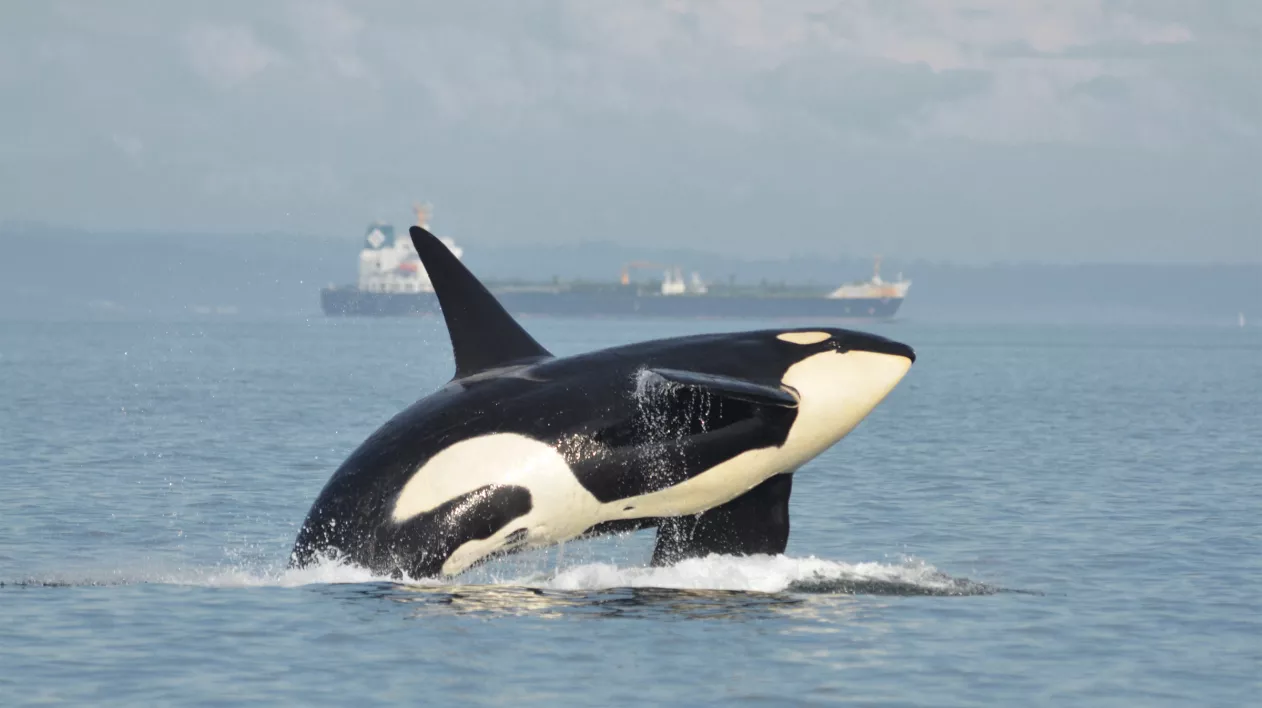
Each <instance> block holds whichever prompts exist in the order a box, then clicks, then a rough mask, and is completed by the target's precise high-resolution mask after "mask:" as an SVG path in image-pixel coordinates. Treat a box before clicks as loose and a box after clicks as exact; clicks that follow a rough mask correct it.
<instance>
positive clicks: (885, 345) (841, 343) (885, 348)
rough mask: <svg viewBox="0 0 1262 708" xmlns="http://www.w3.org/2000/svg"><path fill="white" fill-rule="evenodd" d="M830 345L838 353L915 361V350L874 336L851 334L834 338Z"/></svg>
mask: <svg viewBox="0 0 1262 708" xmlns="http://www.w3.org/2000/svg"><path fill="white" fill-rule="evenodd" d="M832 343H833V346H834V347H835V348H836V349H837V351H839V352H853V351H859V352H872V353H873V354H889V355H891V356H901V357H903V358H905V359H907V360H909V361H911V362H912V363H915V361H916V350H914V349H912V348H911V347H909V346H907V345H906V344H903V343H902V342H896V341H894V340H892V339H886V338H885V337H880V336H877V335H875V334H852V335H849V336H846V337H834V338H833V340H832Z"/></svg>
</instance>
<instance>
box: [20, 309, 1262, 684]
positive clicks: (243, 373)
mask: <svg viewBox="0 0 1262 708" xmlns="http://www.w3.org/2000/svg"><path fill="white" fill-rule="evenodd" d="M526 324H527V326H528V327H529V328H530V329H531V330H532V331H533V332H534V333H535V334H536V336H537V338H538V339H539V340H540V341H542V342H544V343H545V344H546V345H548V346H550V347H551V348H552V349H553V351H554V352H556V353H558V354H570V353H577V352H581V351H585V350H589V349H593V348H597V347H602V346H608V345H613V344H618V343H623V342H629V341H634V340H639V339H646V338H650V337H657V336H669V335H674V334H684V333H689V332H695V331H701V330H711V331H715V330H723V329H731V328H752V327H758V326H762V325H764V324H766V323H759V322H742V323H731V322H727V323H709V322H703V323H698V322H664V321H663V322H654V321H627V322H620V321H566V320H549V319H538V320H529V321H527V322H526ZM869 329H873V330H876V331H880V332H882V333H885V334H888V335H890V336H893V337H895V338H898V339H901V340H903V341H906V342H908V343H910V344H912V345H913V346H915V347H916V348H917V350H918V352H919V355H920V359H919V360H918V361H917V363H916V365H915V366H914V367H913V368H912V371H911V373H910V374H909V375H908V377H907V378H906V379H905V380H904V381H903V383H902V384H900V386H899V387H898V388H897V389H896V390H895V391H894V393H893V394H892V395H891V396H890V397H889V399H887V401H886V402H885V403H884V404H882V405H881V406H880V407H879V408H878V409H877V410H876V411H875V412H874V413H873V414H872V415H871V416H870V417H869V418H868V420H867V421H865V422H864V423H863V424H862V425H861V426H860V427H859V428H858V429H857V430H856V431H855V432H854V433H852V434H851V435H850V436H849V437H848V438H846V439H845V440H843V441H842V443H841V444H840V445H838V446H837V447H835V448H833V449H832V450H830V451H828V452H827V453H826V454H824V455H823V456H822V457H820V458H819V459H817V460H815V461H814V462H812V463H810V464H809V465H808V466H807V467H806V468H804V469H803V470H802V471H801V472H800V473H799V474H798V476H797V481H796V483H795V487H794V496H793V502H792V517H793V536H792V540H791V542H790V544H789V551H788V553H787V554H786V555H785V556H783V557H775V558H768V557H761V558H746V559H735V558H710V559H703V560H696V561H690V562H688V563H685V564H683V565H681V566H677V567H674V568H667V569H649V568H648V567H647V562H648V558H649V554H650V550H651V540H652V539H651V535H649V534H638V535H633V536H630V537H626V538H616V539H609V540H605V541H601V542H596V543H586V544H584V543H573V544H568V545H567V546H565V547H563V548H561V549H556V550H551V551H548V552H539V553H534V554H530V555H526V556H521V557H518V558H514V559H510V560H506V561H501V562H498V563H495V564H492V565H490V566H486V567H483V568H479V569H477V570H475V571H472V572H471V573H470V574H469V575H467V576H465V577H462V578H460V582H459V583H458V584H438V583H424V584H413V585H399V584H394V583H390V582H386V581H384V580H382V579H378V578H372V577H371V576H369V575H367V574H366V573H364V572H362V571H359V570H356V569H354V568H347V567H338V566H321V567H319V568H316V569H312V570H307V571H302V572H287V571H286V570H285V569H284V562H285V559H286V557H287V554H288V551H289V546H290V544H291V543H292V540H293V537H294V534H295V533H296V531H297V527H298V524H299V523H301V521H302V519H303V517H304V515H305V513H306V511H307V509H308V507H309V505H310V504H311V502H312V500H313V499H314V498H315V496H316V494H317V492H318V491H319V490H320V488H321V486H322V485H323V484H324V482H325V481H326V480H327V478H328V477H329V475H330V474H331V473H332V472H333V470H334V469H335V468H336V467H337V465H338V464H339V462H340V461H341V460H342V458H343V457H344V456H345V455H346V454H347V453H348V452H349V451H350V450H351V449H352V448H353V447H354V446H355V445H357V444H358V443H359V442H360V441H361V440H362V439H363V438H364V437H365V436H366V435H368V434H369V433H370V432H372V430H374V429H375V428H376V426H377V425H379V424H380V423H381V422H383V421H384V420H385V419H386V418H388V417H389V416H390V415H392V414H393V413H394V412H396V411H397V410H399V409H400V408H402V407H403V406H405V405H407V404H408V403H410V402H411V401H413V400H415V399H416V398H418V397H420V396H422V395H424V394H425V393H426V392H428V391H430V390H432V389H433V388H435V387H436V386H438V385H439V384H440V383H442V382H443V381H444V380H445V379H446V378H448V376H449V375H450V371H451V360H450V355H449V353H448V350H447V345H446V341H445V337H446V335H445V331H444V330H443V329H442V325H441V322H439V321H435V320H425V321H416V320H384V321H356V320H347V321H328V320H324V319H311V320H309V321H308V320H277V321H254V322H243V321H231V320H225V319H219V320H215V319H206V320H202V321H193V320H190V321H182V322H175V321H172V322H136V321H116V322H44V323H33V322H0V391H2V392H3V395H0V469H2V472H0V474H2V475H3V476H2V479H3V486H2V487H0V582H3V583H4V586H3V587H0V704H3V705H18V704H25V703H36V702H41V701H67V702H73V703H76V704H110V703H113V704H128V705H131V704H154V703H159V704H170V703H197V704H228V703H235V702H245V701H263V702H268V703H304V704H313V703H315V704H321V703H336V704H345V705H349V704H354V705H360V704H364V705H367V704H381V703H395V702H406V703H412V704H417V703H430V704H473V705H501V704H543V705H618V704H621V705H630V704H635V705H640V704H646V703H648V704H676V705H693V704H698V703H714V704H723V705H728V704H750V705H759V704H766V705H792V704H796V703H815V702H822V703H829V702H855V703H860V704H864V705H935V706H943V705H1012V704H1017V703H1020V704H1025V705H1031V704H1032V705H1057V706H1061V705H1116V706H1132V705H1224V706H1226V705H1241V704H1246V703H1252V702H1255V701H1257V699H1258V695H1259V691H1260V690H1262V681H1260V679H1259V678H1258V677H1259V675H1260V674H1262V600H1260V599H1259V587H1262V403H1260V402H1262V329H1258V328H1246V329H1226V328H1223V329H1213V328H1202V329H1195V328H1186V329H1175V328H1171V329H1139V328H1130V329H1106V328H1072V327H1061V328H1019V327H989V328H987V327H969V328H957V327H947V326H933V327H930V326H927V325H917V324H916V323H914V322H906V323H900V324H894V325H885V326H873V327H870V328H869Z"/></svg>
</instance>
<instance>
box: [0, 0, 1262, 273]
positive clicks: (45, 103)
mask: <svg viewBox="0 0 1262 708" xmlns="http://www.w3.org/2000/svg"><path fill="white" fill-rule="evenodd" d="M0 18H2V19H0V105H3V106H4V109H3V110H2V111H0V221H9V222H15V221H16V222H27V221H37V222H44V223H51V224H58V225H68V226H75V227H82V228H88V229H94V230H102V231H128V230H145V231H159V232H163V233H171V234H175V235H178V234H188V233H265V232H273V231H280V232H285V233H296V234H311V235H320V236H339V235H346V236H347V237H348V238H356V239H357V238H358V237H359V236H360V235H361V234H362V233H363V230H364V227H365V225H366V224H367V222H368V221H370V220H371V219H374V218H381V219H386V220H388V221H392V222H394V223H396V224H404V223H407V222H408V221H409V220H410V218H411V211H410V205H411V204H412V203H413V202H415V201H418V200H422V201H428V202H431V203H433V204H434V206H435V213H434V222H433V223H434V226H435V227H436V229H437V230H438V231H439V232H440V233H443V234H446V235H451V236H453V237H454V238H456V239H457V240H458V241H460V242H461V243H462V245H466V247H474V248H494V247H495V246H496V245H508V244H512V245H522V244H532V243H549V244H565V243H577V242H583V241H614V242H619V243H626V244H646V245H652V246H655V247H660V246H680V247H689V248H702V249H709V250H716V251H723V252H725V253H728V254H733V255H739V256H742V257H751V258H767V257H777V256H784V255H790V254H794V255H797V254H820V255H824V256H829V257H833V256H867V255H870V254H875V253H884V254H886V255H890V256H893V257H902V258H928V259H938V260H943V261H953V262H961V263H974V262H996V261H998V262H1004V261H1032V262H1099V261H1109V262H1166V263H1180V262H1222V263H1242V262H1251V263H1257V262H1262V3H1259V2H1256V1H1255V0H1238V1H1235V2H1230V1H1223V2H1215V1H1213V0H1185V1H1172V0H1142V1H1136V2H1120V1H1116V0H1056V1H1043V2H1034V1H1028V0H989V1H980V0H976V1H960V2H951V1H947V0H935V1H924V2H917V1H914V0H870V1H867V2H864V1H852V2H842V1H832V0H722V1H717V0H653V1H647V0H645V1H641V0H619V1H618V2H591V1H585V0H513V1H512V2H510V1H509V0H499V1H498V2H484V1H477V0H471V1H463V2H451V1H450V0H448V1H445V2H434V1H416V0H363V1H362V2H351V1H349V0H344V1H342V2H338V1H337V0H301V1H293V2H287V1H283V0H278V1H269V0H214V1H213V2H196V1H188V2H179V3H172V2H163V1H160V0H150V1H139V0H112V1H111V2H109V3H105V2H93V1H91V0H85V1H82V2H69V1H64V2H63V1H59V0H46V1H43V2H17V1H16V0H0Z"/></svg>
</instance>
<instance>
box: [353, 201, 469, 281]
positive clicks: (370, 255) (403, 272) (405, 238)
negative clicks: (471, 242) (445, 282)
mask: <svg viewBox="0 0 1262 708" xmlns="http://www.w3.org/2000/svg"><path fill="white" fill-rule="evenodd" d="M412 209H413V211H415V212H416V224H417V226H420V227H422V228H424V229H427V230H428V229H429V218H430V215H431V214H432V213H433V208H432V207H431V206H429V205H428V204H425V205H420V204H418V205H415V206H413V207H412ZM439 240H441V241H442V242H443V245H445V246H447V248H449V249H450V250H451V252H452V253H453V254H455V256H456V258H460V257H461V256H462V255H464V251H463V250H462V249H461V248H460V247H459V246H457V245H456V242H455V241H453V240H452V239H450V238H441V239H439ZM358 287H359V289H360V290H361V291H363V292H367V293H432V292H434V286H433V284H432V283H430V280H429V274H428V273H426V272H425V266H423V265H421V259H420V256H418V255H417V254H416V248H415V247H413V246H412V238H411V237H410V236H409V235H408V234H406V233H401V234H397V235H396V234H395V232H394V227H393V226H391V225H390V224H384V223H381V222H380V221H376V222H373V223H372V224H369V225H368V230H367V231H366V232H365V233H364V248H363V250H361V251H360V252H359V283H358Z"/></svg>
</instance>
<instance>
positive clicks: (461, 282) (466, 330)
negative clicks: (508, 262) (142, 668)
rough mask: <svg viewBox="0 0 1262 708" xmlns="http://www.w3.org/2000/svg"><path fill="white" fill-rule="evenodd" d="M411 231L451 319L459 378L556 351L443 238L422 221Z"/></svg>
mask: <svg viewBox="0 0 1262 708" xmlns="http://www.w3.org/2000/svg"><path fill="white" fill-rule="evenodd" d="M409 233H410V234H411V236H412V245H413V246H415V247H416V253H417V254H418V255H419V256H420V257H421V265H423V266H425V272H426V273H428V274H429V280H430V282H431V283H432V284H433V286H434V293H435V294H436V295H437V296H438V305H439V307H441V308H442V310H443V318H444V319H445V320H447V333H448V334H450V335H451V349H452V353H453V354H454V355H455V358H456V378H458V379H460V378H464V377H466V376H472V375H473V374H477V373H480V372H482V371H487V370H488V369H496V368H499V367H502V366H509V365H511V364H521V363H528V362H530V361H535V360H538V359H543V358H548V357H551V356H552V354H551V353H549V352H548V350H547V349H544V348H543V347H542V346H540V344H539V343H538V342H536V341H535V339H534V337H531V336H530V334H528V333H527V332H526V330H524V329H522V327H521V325H519V324H517V321H516V320H514V319H513V317H512V315H509V314H508V312H507V311H506V310H505V309H504V306H503V305H501V304H500V303H499V301H498V300H496V299H495V296H494V295H492V294H491V291H489V290H487V289H486V286H485V285H483V284H482V283H481V282H480V281H479V280H478V279H477V278H476V277H474V275H473V273H470V272H469V269H468V268H466V267H465V266H464V264H463V263H461V262H460V259H459V258H456V256H455V254H453V253H452V252H451V250H450V249H448V248H447V246H446V245H445V244H444V243H443V242H442V241H439V240H438V237H436V236H434V234H431V233H430V232H428V231H426V230H425V229H423V228H421V227H419V226H413V227H412V228H411V230H410V231H409Z"/></svg>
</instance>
